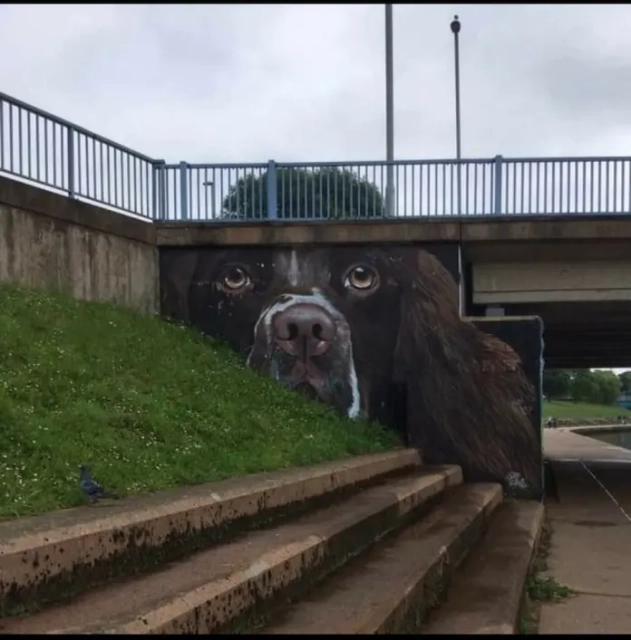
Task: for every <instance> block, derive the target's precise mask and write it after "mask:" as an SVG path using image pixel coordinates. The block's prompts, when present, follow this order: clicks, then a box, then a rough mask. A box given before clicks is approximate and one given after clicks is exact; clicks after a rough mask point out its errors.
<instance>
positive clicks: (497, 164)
mask: <svg viewBox="0 0 631 640" xmlns="http://www.w3.org/2000/svg"><path fill="white" fill-rule="evenodd" d="M494 169H495V173H494V175H493V185H494V187H495V189H494V190H495V194H494V197H493V213H494V214H496V215H499V214H500V213H502V156H495V159H494Z"/></svg>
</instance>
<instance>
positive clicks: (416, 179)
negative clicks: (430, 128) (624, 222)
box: [0, 93, 631, 222]
mask: <svg viewBox="0 0 631 640" xmlns="http://www.w3.org/2000/svg"><path fill="white" fill-rule="evenodd" d="M2 173H4V174H8V175H11V176H13V177H15V178H17V179H19V180H25V181H27V182H34V183H36V184H40V185H42V186H45V187H47V188H50V189H53V190H57V191H61V192H63V193H65V194H66V195H68V196H69V197H70V198H80V199H86V200H90V201H94V202H97V203H99V204H102V205H104V206H106V207H111V208H114V209H116V210H119V211H124V212H126V213H131V214H135V215H138V216H143V217H146V218H151V219H158V220H182V221H185V220H198V221H207V222H215V221H225V222H238V221H246V220H279V219H280V220H287V221H292V220H322V221H325V220H340V219H353V220H357V219H378V218H419V217H433V216H438V217H443V216H503V215H524V216H530V215H568V216H572V215H584V214H588V215H589V214H592V215H598V214H622V215H625V214H626V215H629V213H630V212H631V157H629V158H627V157H617V158H615V157H609V158H607V157H594V158H503V157H502V156H496V157H495V158H480V159H473V160H471V159H467V160H405V161H403V160H402V161H395V162H391V163H388V162H382V161H375V162H317V163H280V162H275V161H273V160H270V161H269V162H264V163H254V164H188V163H186V162H181V163H179V164H166V163H165V162H164V161H163V160H155V159H152V158H149V157H147V156H144V155H142V154H140V153H137V152H135V151H132V150H131V149H128V148H127V147H124V146H122V145H119V144H117V143H115V142H112V141H111V140H107V139H106V138H103V137H102V136H99V135H97V134H95V133H92V132H90V131H87V130H86V129H83V128H82V127H79V126H77V125H74V124H72V123H70V122H68V121H66V120H62V119H61V118H57V117H56V116H53V115H51V114H49V113H46V112H44V111H41V110H40V109H37V108H35V107H32V106H30V105H28V104H26V103H24V102H21V101H19V100H16V99H15V98H12V97H10V96H7V95H5V94H2V93H0V174H2ZM388 186H390V193H391V194H392V198H391V200H389V199H387V198H386V193H388Z"/></svg>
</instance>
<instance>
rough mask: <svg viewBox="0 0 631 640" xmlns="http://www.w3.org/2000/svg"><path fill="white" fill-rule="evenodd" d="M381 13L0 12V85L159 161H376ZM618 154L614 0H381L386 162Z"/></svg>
mask: <svg viewBox="0 0 631 640" xmlns="http://www.w3.org/2000/svg"><path fill="white" fill-rule="evenodd" d="M383 13H384V12H383V5H73V6H69V5H51V6H48V5H38V6H29V5H3V6H0V77H2V78H3V85H2V90H3V91H5V92H6V93H9V94H12V95H15V96H16V97H18V98H20V99H22V100H25V101H27V102H30V103H32V104H34V105H36V106H38V107H41V108H43V109H46V110H49V111H52V112H53V113H56V114H58V115H60V116H61V117H65V118H67V119H69V120H72V121H74V122H77V123H78V124H81V125H83V126H85V127H87V128H89V129H92V130H94V131H96V132H98V133H100V134H102V135H105V136H108V137H110V138H112V139H114V140H117V141H120V142H121V143H122V144H126V145H128V146H130V147H132V148H136V149H138V150H139V151H141V152H143V153H146V154H148V155H151V156H154V157H162V158H165V159H166V160H168V161H172V162H176V161H179V160H182V159H185V160H188V161H192V162H195V161H196V162H222V161H242V162H247V161H252V162H254V161H265V160H267V159H269V158H275V159H278V160H296V161H299V160H300V161H308V160H314V161H317V160H344V159H348V160H361V159H380V158H383V157H384V155H385V142H384V136H385V122H384V117H385V96H384V22H383V17H384V16H383ZM454 13H458V14H459V15H460V17H461V20H462V23H463V29H462V34H461V52H462V64H461V68H462V122H463V154H464V156H465V157H491V156H493V155H495V154H497V153H502V154H504V155H505V156H510V155H512V156H546V155H591V154H603V155H614V154H625V153H628V149H629V145H630V144H631V133H630V132H629V128H628V127H627V125H626V120H627V117H626V100H627V94H628V92H629V83H627V82H626V81H625V80H626V76H627V73H626V69H627V66H628V63H627V60H626V58H627V57H628V56H627V49H628V37H627V24H628V23H629V19H630V18H631V8H629V7H627V6H625V5H584V6H579V5H452V6H449V5H396V6H395V8H394V37H395V134H396V141H395V155H396V156H398V157H400V158H441V157H442V158H445V157H453V155H454V119H455V118H454V104H453V92H454V78H453V42H452V35H451V32H450V30H449V22H450V21H451V19H452V17H453V14H454Z"/></svg>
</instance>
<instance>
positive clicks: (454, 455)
mask: <svg viewBox="0 0 631 640" xmlns="http://www.w3.org/2000/svg"><path fill="white" fill-rule="evenodd" d="M392 268H393V275H394V276H395V278H397V280H398V281H399V283H400V284H401V285H402V287H403V294H402V299H401V312H400V313H401V322H400V327H399V335H398V338H397V344H396V347H395V353H394V362H393V378H394V381H395V382H405V383H406V384H407V385H408V394H407V395H408V425H409V436H410V442H411V444H414V445H416V446H419V447H421V448H422V449H424V451H425V453H426V455H427V459H428V461H430V462H436V463H452V464H459V465H461V466H462V468H463V471H464V472H465V474H467V475H468V476H469V478H471V479H476V478H477V479H486V480H488V479H491V478H493V479H497V480H503V479H504V478H506V476H507V474H508V473H510V472H517V473H519V474H520V475H521V476H522V477H524V478H525V479H526V480H527V481H528V482H529V483H530V484H534V485H537V484H539V483H540V469H541V468H540V455H539V453H540V449H539V444H538V442H537V439H536V436H535V432H534V429H533V426H532V424H531V422H530V412H529V410H528V409H529V406H530V405H531V404H532V401H533V398H534V392H533V389H532V385H531V384H530V383H529V382H528V380H527V379H526V377H525V375H524V372H523V370H522V367H521V363H520V359H519V357H518V356H517V354H516V353H515V352H514V350H513V349H512V348H511V347H510V346H509V345H507V344H505V343H504V342H502V341H500V340H498V339H497V338H494V337H492V336H489V335H488V334H485V333H484V332H483V331H481V330H479V329H478V328H477V327H476V326H475V325H473V323H471V322H470V321H468V320H466V319H463V318H461V317H460V313H459V309H458V288H457V285H456V283H455V280H454V279H453V277H452V276H451V274H450V273H449V272H448V271H447V270H446V269H445V267H444V266H443V265H442V264H441V263H440V262H439V261H438V259H437V258H435V257H434V256H432V255H431V254H429V253H428V252H426V251H423V250H418V253H417V255H416V260H410V259H407V260H405V259H402V260H396V261H393V263H392Z"/></svg>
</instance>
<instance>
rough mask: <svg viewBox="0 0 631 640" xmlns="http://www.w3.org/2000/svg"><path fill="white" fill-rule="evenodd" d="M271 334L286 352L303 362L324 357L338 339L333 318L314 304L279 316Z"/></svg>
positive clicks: (273, 323)
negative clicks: (315, 357)
mask: <svg viewBox="0 0 631 640" xmlns="http://www.w3.org/2000/svg"><path fill="white" fill-rule="evenodd" d="M272 331H273V335H274V340H275V341H276V343H277V344H278V346H279V347H280V348H281V349H282V350H283V351H285V352H286V353H288V354H289V355H292V356H296V357H297V358H300V359H303V360H306V359H308V358H311V357H313V356H321V355H322V354H323V353H325V352H326V350H327V349H328V348H329V345H330V344H331V342H332V341H333V339H334V338H335V324H334V322H333V318H331V316H330V314H329V313H328V312H327V311H326V310H325V309H323V308H322V307H319V306H318V305H315V304H306V303H305V304H294V305H292V306H291V307H289V308H287V309H285V310H284V311H281V312H280V313H277V314H276V315H275V316H274V318H273V320H272Z"/></svg>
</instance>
